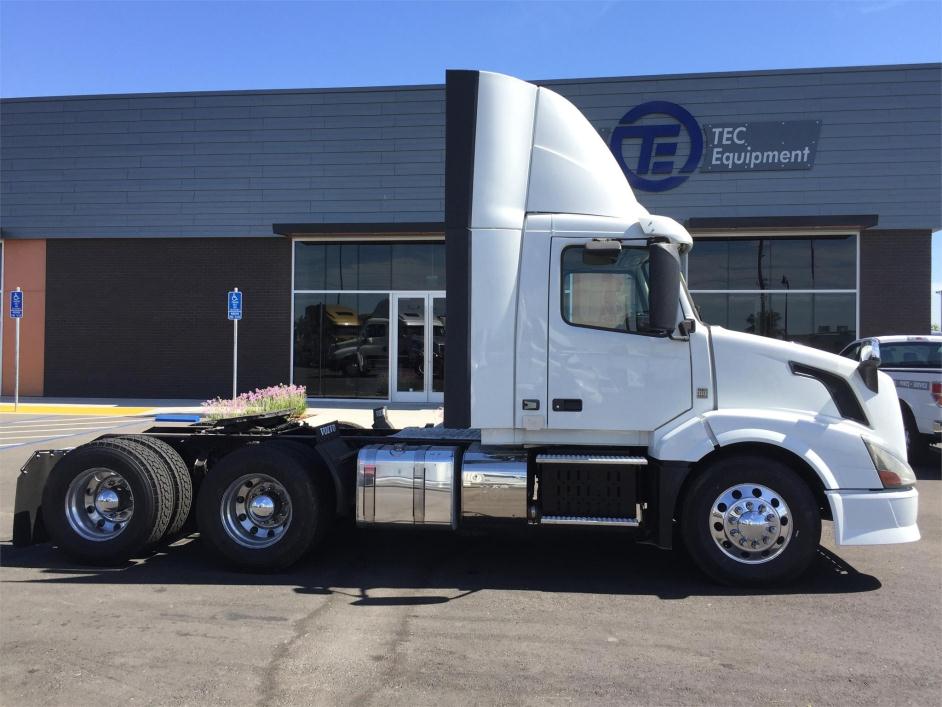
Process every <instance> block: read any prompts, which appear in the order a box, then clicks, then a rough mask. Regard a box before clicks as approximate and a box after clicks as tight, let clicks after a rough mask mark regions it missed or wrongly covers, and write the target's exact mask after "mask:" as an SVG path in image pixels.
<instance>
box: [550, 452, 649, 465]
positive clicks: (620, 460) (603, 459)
mask: <svg viewBox="0 0 942 707" xmlns="http://www.w3.org/2000/svg"><path fill="white" fill-rule="evenodd" d="M536 463H537V464H617V465H625V464H627V465H632V466H645V465H646V464H647V463H648V460H647V459H646V458H645V457H636V456H625V455H622V454H551V453H544V454H537V455H536Z"/></svg>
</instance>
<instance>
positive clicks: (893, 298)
mask: <svg viewBox="0 0 942 707" xmlns="http://www.w3.org/2000/svg"><path fill="white" fill-rule="evenodd" d="M931 250H932V235H931V233H930V231H927V230H920V231H864V232H863V233H862V235H861V238H860V333H859V335H860V336H880V335H886V334H925V333H928V331H929V323H930V322H929V319H930V314H929V307H930V302H931V300H930V289H931V267H932V264H931V257H930V256H931Z"/></svg>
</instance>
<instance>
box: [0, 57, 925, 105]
mask: <svg viewBox="0 0 942 707" xmlns="http://www.w3.org/2000/svg"><path fill="white" fill-rule="evenodd" d="M909 69H942V62H926V63H921V64H873V65H858V66H821V67H805V68H791V69H750V70H746V71H709V72H699V73H697V72H692V73H673V74H641V75H637V76H599V77H584V78H569V79H539V80H534V79H528V80H529V81H531V82H532V83H535V84H539V85H547V86H558V85H567V84H598V83H618V82H624V81H670V80H678V79H712V78H730V77H744V76H773V75H778V76H785V75H789V74H824V73H826V74H833V73H861V72H871V71H901V70H909ZM444 89H445V84H398V85H396V84H393V85H386V86H342V87H333V88H260V89H237V90H224V91H157V92H154V93H88V94H75V95H64V96H14V97H10V98H2V99H0V102H2V103H26V102H31V101H72V100H76V101H88V100H108V99H111V100H114V99H121V98H181V97H191V96H249V95H280V94H303V93H310V94H323V93H364V92H373V91H376V92H382V91H429V90H444Z"/></svg>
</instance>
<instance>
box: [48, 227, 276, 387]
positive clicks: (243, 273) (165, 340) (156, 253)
mask: <svg viewBox="0 0 942 707" xmlns="http://www.w3.org/2000/svg"><path fill="white" fill-rule="evenodd" d="M233 286H236V287H238V288H239V289H240V290H242V291H243V292H245V318H244V319H243V320H242V321H241V322H240V323H239V390H240V391H242V390H247V389H251V388H254V387H257V386H263V385H271V384H275V383H282V382H285V383H286V382H287V381H288V377H289V344H290V326H291V321H290V319H291V316H290V297H291V246H290V242H289V241H288V240H287V239H283V238H201V239H193V238H144V239H141V238H137V239H117V238H108V239H75V240H73V239H60V240H50V241H49V242H48V248H47V301H46V343H45V357H46V365H45V394H46V395H49V396H101V397H154V398H194V397H199V398H208V397H212V396H216V395H223V396H228V395H229V394H230V393H231V386H232V323H231V322H229V321H228V320H227V319H226V312H225V304H226V292H227V291H228V290H230V289H232V287H233Z"/></svg>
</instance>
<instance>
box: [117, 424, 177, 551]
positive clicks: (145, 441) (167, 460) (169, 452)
mask: <svg viewBox="0 0 942 707" xmlns="http://www.w3.org/2000/svg"><path fill="white" fill-rule="evenodd" d="M121 439H129V440H131V441H132V442H137V443H138V444H140V445H142V446H144V447H147V448H148V449H150V450H151V451H152V452H154V454H156V455H157V456H158V457H160V459H161V461H163V462H164V465H165V466H166V467H167V470H168V471H169V472H170V480H171V482H172V483H173V499H174V502H173V512H172V513H171V515H170V525H168V526H167V532H166V533H164V539H168V540H169V539H173V538H175V537H176V536H177V535H178V534H179V533H180V531H181V530H182V529H183V526H184V524H185V523H186V520H187V518H188V517H189V515H190V509H191V508H192V506H193V480H192V479H191V478H190V470H189V469H188V468H187V466H186V462H184V461H183V457H181V456H180V455H179V454H178V453H177V450H175V449H174V448H173V447H171V446H170V445H169V444H167V443H166V442H164V441H163V440H160V439H156V438H154V437H148V436H146V435H128V436H127V437H122V438H121Z"/></svg>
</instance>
